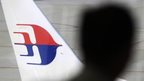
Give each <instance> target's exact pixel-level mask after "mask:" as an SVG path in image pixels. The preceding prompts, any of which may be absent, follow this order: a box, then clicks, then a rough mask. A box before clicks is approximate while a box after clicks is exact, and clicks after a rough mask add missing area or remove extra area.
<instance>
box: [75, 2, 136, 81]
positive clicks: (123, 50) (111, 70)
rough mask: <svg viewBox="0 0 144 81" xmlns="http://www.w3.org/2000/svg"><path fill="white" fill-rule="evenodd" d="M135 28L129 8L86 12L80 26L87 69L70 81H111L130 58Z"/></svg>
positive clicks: (97, 9)
mask: <svg viewBox="0 0 144 81" xmlns="http://www.w3.org/2000/svg"><path fill="white" fill-rule="evenodd" d="M134 26H135V24H134V20H133V16H132V14H131V12H130V9H129V8H127V7H126V6H124V5H118V4H105V5H104V6H100V7H97V8H95V9H88V10H86V11H85V12H84V15H83V16H82V23H81V27H82V31H81V46H82V49H83V52H84V57H85V65H86V67H85V69H84V71H83V72H82V73H81V75H80V76H78V77H76V79H74V80H73V81H114V80H115V78H116V77H118V76H119V75H120V73H121V72H122V71H123V70H124V68H125V66H126V64H127V63H128V61H129V59H130V56H131V50H132V43H133V37H134Z"/></svg>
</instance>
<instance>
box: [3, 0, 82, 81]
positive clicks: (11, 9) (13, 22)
mask: <svg viewBox="0 0 144 81" xmlns="http://www.w3.org/2000/svg"><path fill="white" fill-rule="evenodd" d="M1 3H2V7H3V10H4V15H5V18H6V23H7V26H8V30H9V34H10V37H11V41H12V45H13V48H14V52H15V56H16V60H17V63H18V67H19V71H20V75H21V80H22V81H45V80H46V81H67V80H68V79H70V78H72V77H74V76H76V75H77V74H78V73H80V71H81V70H82V68H83V64H82V63H81V62H80V61H79V60H78V58H77V57H76V56H75V54H74V53H73V52H72V50H71V49H70V48H69V47H68V45H67V44H66V43H65V41H64V40H63V39H62V38H61V36H60V35H59V34H58V33H57V32H56V30H55V29H54V28H53V27H52V25H51V24H50V23H49V21H48V20H47V19H46V18H45V16H44V15H43V14H42V13H41V11H40V10H39V9H38V7H37V6H36V5H35V3H34V2H33V0H1Z"/></svg>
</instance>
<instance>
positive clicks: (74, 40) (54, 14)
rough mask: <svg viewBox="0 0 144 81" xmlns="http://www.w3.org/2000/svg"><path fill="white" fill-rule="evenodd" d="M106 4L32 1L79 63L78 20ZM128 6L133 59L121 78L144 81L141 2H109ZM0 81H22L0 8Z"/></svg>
mask: <svg viewBox="0 0 144 81" xmlns="http://www.w3.org/2000/svg"><path fill="white" fill-rule="evenodd" d="M105 1H106V0H35V2H36V4H37V5H38V7H39V8H40V9H41V10H42V12H43V13H44V15H45V16H46V17H47V18H48V19H49V21H50V22H51V24H52V25H53V26H54V27H55V29H56V30H57V31H58V32H59V33H60V34H61V36H62V37H63V38H64V40H65V41H66V42H67V43H68V45H69V46H70V47H71V48H72V50H73V51H74V52H75V54H76V55H77V56H78V58H79V59H80V60H83V58H82V57H81V54H82V52H81V49H80V47H79V37H78V35H79V32H80V26H79V20H80V17H81V12H82V10H83V9H85V8H88V7H92V6H94V5H99V4H100V3H103V2H105ZM111 1H114V2H119V3H124V4H126V5H128V6H129V7H130V8H131V9H132V11H133V13H134V15H135V16H136V20H137V23H138V24H137V28H136V36H135V39H136V40H135V41H134V51H133V59H132V60H131V62H130V63H129V65H128V67H127V69H126V70H125V71H124V73H123V74H122V75H121V76H120V77H122V78H123V79H126V80H127V81H144V24H143V21H144V15H143V14H144V4H143V3H144V1H142V0H111ZM0 81H21V79H20V74H19V71H18V67H17V63H16V59H15V56H14V52H13V49H12V46H11V41H10V37H9V34H8V30H7V26H6V23H5V19H4V15H3V11H2V7H1V4H0Z"/></svg>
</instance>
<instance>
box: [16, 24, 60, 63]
mask: <svg viewBox="0 0 144 81" xmlns="http://www.w3.org/2000/svg"><path fill="white" fill-rule="evenodd" d="M17 26H26V27H32V28H33V31H34V34H35V39H36V43H35V44H33V43H32V42H31V40H30V35H29V34H28V33H27V32H14V33H15V34H22V35H23V37H24V41H25V42H24V43H15V44H16V45H25V46H26V48H27V52H28V54H27V55H23V54H21V55H20V56H25V57H32V56H34V52H33V49H32V47H33V46H37V48H38V50H39V54H40V58H41V63H27V64H32V65H47V64H49V63H51V62H52V61H53V60H54V58H55V56H56V50H57V48H58V47H59V46H60V45H59V44H57V43H56V42H55V41H54V39H53V38H52V36H51V35H50V34H49V32H47V30H45V29H44V28H42V27H41V26H38V25H34V24H17Z"/></svg>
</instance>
